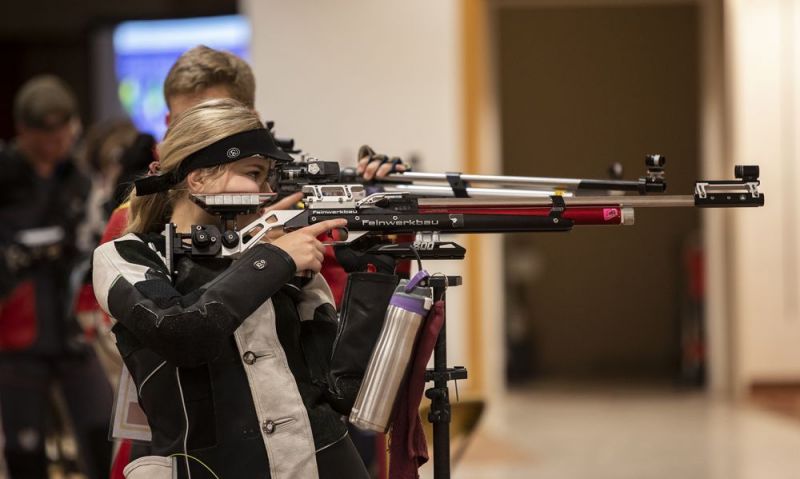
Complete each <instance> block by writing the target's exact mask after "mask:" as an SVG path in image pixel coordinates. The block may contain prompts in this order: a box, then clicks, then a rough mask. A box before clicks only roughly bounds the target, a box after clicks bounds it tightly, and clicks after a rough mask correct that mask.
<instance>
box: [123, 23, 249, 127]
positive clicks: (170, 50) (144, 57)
mask: <svg viewBox="0 0 800 479" xmlns="http://www.w3.org/2000/svg"><path fill="white" fill-rule="evenodd" d="M113 42H114V60H115V72H116V77H117V91H118V94H119V99H120V102H121V104H122V107H123V109H124V110H125V112H126V113H127V114H128V115H130V118H131V119H132V120H133V122H134V124H135V125H136V127H137V128H139V130H140V131H143V132H147V133H150V134H152V135H153V136H155V137H156V139H159V140H160V139H161V138H162V137H163V136H164V133H165V132H166V129H167V128H166V125H165V124H164V117H165V115H166V113H167V106H166V103H165V102H164V79H165V78H166V76H167V72H169V69H170V67H171V66H172V64H173V63H174V62H175V60H176V59H177V58H178V57H179V56H180V55H181V54H182V53H183V52H185V51H186V50H188V49H190V48H192V47H194V46H197V45H206V46H209V47H211V48H215V49H218V50H226V51H229V52H232V53H234V54H236V55H238V56H240V57H242V58H244V59H245V60H248V61H249V53H250V52H249V47H250V24H249V23H248V21H247V19H246V18H245V17H243V16H241V15H225V16H218V17H201V18H186V19H176V20H143V21H129V22H123V23H120V24H119V25H118V26H117V27H116V28H115V29H114V33H113Z"/></svg>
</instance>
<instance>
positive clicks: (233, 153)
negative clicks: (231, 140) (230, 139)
mask: <svg viewBox="0 0 800 479" xmlns="http://www.w3.org/2000/svg"><path fill="white" fill-rule="evenodd" d="M226 154H227V155H228V158H230V159H233V158H238V157H239V155H241V154H242V152H241V151H239V148H236V147H235V146H234V147H233V148H229V149H228V153H226Z"/></svg>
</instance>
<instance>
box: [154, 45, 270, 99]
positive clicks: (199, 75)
mask: <svg viewBox="0 0 800 479" xmlns="http://www.w3.org/2000/svg"><path fill="white" fill-rule="evenodd" d="M214 86H223V87H225V88H226V89H227V90H228V93H229V94H230V96H231V98H233V99H234V100H239V101H240V102H242V103H244V104H245V105H246V106H249V107H250V108H255V106H254V104H255V101H256V100H255V99H256V80H255V77H254V76H253V70H251V69H250V65H248V64H247V62H245V61H244V60H242V59H241V58H239V57H237V56H236V55H234V54H233V53H230V52H223V51H220V50H214V49H213V48H209V47H207V46H205V45H198V46H196V47H194V48H192V49H190V50H187V51H186V52H184V53H183V55H181V56H180V57H179V58H178V60H176V61H175V64H174V65H172V68H170V70H169V73H168V74H167V78H166V79H165V80H164V100H165V101H166V102H167V107H169V108H171V107H172V106H171V105H170V99H171V98H174V97H175V96H177V95H185V94H189V95H194V94H196V93H198V92H200V91H202V90H205V89H206V88H210V87H214Z"/></svg>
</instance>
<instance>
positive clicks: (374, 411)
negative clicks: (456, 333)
mask: <svg viewBox="0 0 800 479" xmlns="http://www.w3.org/2000/svg"><path fill="white" fill-rule="evenodd" d="M427 277H428V273H427V272H426V271H424V270H423V271H420V272H419V273H417V275H416V276H414V278H412V279H411V280H402V281H400V284H399V285H398V286H397V289H395V292H394V294H393V295H392V299H391V301H390V302H389V309H387V310H386V319H385V320H384V322H383V329H381V334H380V336H378V342H377V344H376V345H375V349H374V350H373V351H372V356H370V359H369V363H368V365H367V372H366V373H365V374H364V380H363V381H362V383H361V388H360V389H359V391H358V396H357V397H356V402H355V405H353V409H352V410H351V412H350V422H351V423H352V424H353V425H354V426H356V427H358V428H360V429H366V430H370V431H376V432H386V431H388V430H389V426H390V425H391V424H390V421H391V417H392V409H393V408H394V403H395V402H396V400H397V393H398V390H399V389H400V383H401V382H402V381H403V378H404V377H405V375H406V371H408V367H409V365H410V363H411V357H412V355H413V352H414V345H415V344H416V342H417V336H418V334H419V331H420V329H421V326H422V324H423V322H424V320H425V317H427V315H428V311H430V309H431V305H432V304H433V289H432V288H427V287H420V286H418V285H419V283H420V282H421V281H422V280H424V279H425V278H427Z"/></svg>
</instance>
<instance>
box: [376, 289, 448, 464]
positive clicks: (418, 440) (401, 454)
mask: <svg viewBox="0 0 800 479" xmlns="http://www.w3.org/2000/svg"><path fill="white" fill-rule="evenodd" d="M443 324H444V301H437V302H436V304H434V305H433V309H431V312H430V313H429V314H428V319H427V320H426V321H425V325H424V326H423V328H422V331H420V336H419V338H418V340H417V347H416V349H415V351H414V359H413V362H412V363H411V368H410V370H409V373H408V375H407V376H406V378H405V380H403V384H401V385H400V391H399V393H398V395H397V404H395V408H394V416H393V418H392V432H391V438H390V444H389V479H417V478H419V472H418V471H417V469H419V467H420V466H422V465H423V464H425V463H426V462H428V443H427V442H426V441H425V433H424V432H423V431H422V421H421V420H420V418H419V403H420V401H421V400H422V392H423V390H424V389H425V370H426V369H427V367H428V360H429V359H430V358H431V354H432V353H433V348H434V346H436V338H438V337H439V331H441V329H442V325H443Z"/></svg>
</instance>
